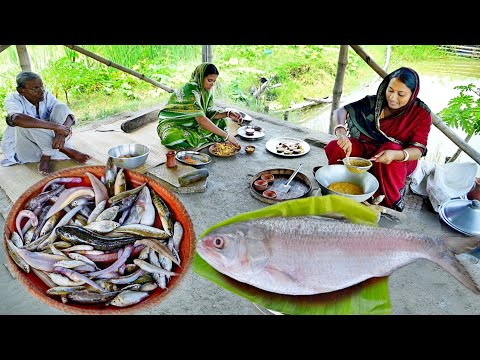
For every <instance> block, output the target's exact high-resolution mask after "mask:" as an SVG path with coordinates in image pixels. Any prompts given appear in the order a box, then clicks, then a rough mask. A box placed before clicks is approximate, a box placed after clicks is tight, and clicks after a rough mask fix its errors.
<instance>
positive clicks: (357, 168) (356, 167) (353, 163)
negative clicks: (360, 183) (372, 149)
mask: <svg viewBox="0 0 480 360" xmlns="http://www.w3.org/2000/svg"><path fill="white" fill-rule="evenodd" d="M342 162H343V164H344V165H345V166H346V167H347V169H348V170H349V171H351V172H353V173H364V172H366V171H368V170H370V168H371V167H372V165H373V163H372V162H371V161H370V160H368V159H364V158H362V157H349V158H344V159H343V160H342Z"/></svg>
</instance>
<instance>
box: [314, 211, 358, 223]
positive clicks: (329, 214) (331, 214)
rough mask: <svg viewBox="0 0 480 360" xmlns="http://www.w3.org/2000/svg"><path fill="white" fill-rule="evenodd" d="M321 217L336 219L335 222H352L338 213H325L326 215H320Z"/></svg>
mask: <svg viewBox="0 0 480 360" xmlns="http://www.w3.org/2000/svg"><path fill="white" fill-rule="evenodd" d="M319 216H321V217H326V218H330V219H335V220H343V221H348V222H350V221H349V219H348V218H347V217H346V216H345V215H343V214H341V213H337V212H330V213H324V214H322V215H319Z"/></svg>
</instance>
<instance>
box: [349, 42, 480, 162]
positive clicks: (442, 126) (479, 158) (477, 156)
mask: <svg viewBox="0 0 480 360" xmlns="http://www.w3.org/2000/svg"><path fill="white" fill-rule="evenodd" d="M350 46H351V47H352V49H353V50H355V52H356V53H357V54H358V55H359V56H360V57H361V58H362V59H363V60H364V61H365V62H366V63H367V64H368V65H369V66H370V67H371V68H372V69H373V70H374V71H375V72H376V73H377V74H378V75H380V76H381V77H382V79H383V78H384V77H385V76H387V75H388V74H387V72H386V71H385V70H383V69H382V68H381V67H380V66H379V65H378V64H377V63H376V62H375V61H373V60H372V58H371V57H370V56H369V55H368V54H367V53H366V52H365V50H363V49H362V47H361V46H358V45H350ZM431 115H432V124H433V125H435V126H436V127H437V128H438V130H440V131H441V132H442V133H444V134H445V136H446V137H447V138H449V139H450V140H451V141H452V142H453V143H454V144H455V145H457V146H458V147H459V148H460V149H462V150H463V152H464V153H465V154H467V155H468V156H470V157H471V158H472V159H473V160H475V161H476V162H477V164H480V153H479V152H478V151H476V150H475V149H474V148H472V147H471V146H470V145H468V144H467V143H466V142H465V141H463V139H462V138H461V137H459V136H458V135H457V134H456V133H455V132H454V131H453V130H452V129H450V128H449V127H448V125H447V124H446V123H445V122H444V121H443V120H442V119H440V118H439V117H438V116H437V115H436V114H434V113H432V114H431Z"/></svg>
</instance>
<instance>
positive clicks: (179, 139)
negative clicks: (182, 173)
mask: <svg viewBox="0 0 480 360" xmlns="http://www.w3.org/2000/svg"><path fill="white" fill-rule="evenodd" d="M207 65H209V63H207V62H204V63H202V64H200V65H198V66H197V67H196V69H195V70H194V72H193V73H192V76H191V78H190V81H189V82H188V83H186V84H184V85H183V86H182V87H181V88H180V89H179V90H176V91H175V92H174V93H172V95H171V96H170V98H169V100H168V102H167V104H166V105H165V107H164V108H163V109H162V110H160V113H159V114H158V118H159V122H158V126H157V133H158V136H159V138H160V140H161V143H162V145H164V146H166V147H167V148H169V149H174V150H185V149H192V148H198V147H200V146H202V145H204V144H208V143H211V142H221V141H223V138H222V137H221V136H218V135H216V134H213V133H212V132H210V131H208V130H205V129H204V128H202V127H201V126H200V125H199V124H198V122H197V121H196V120H195V117H198V116H206V117H207V118H209V119H210V120H211V121H212V122H213V123H214V124H215V125H217V126H218V127H219V128H221V129H223V130H225V131H226V130H227V125H228V123H227V119H226V118H223V119H213V117H214V116H215V115H217V114H218V113H220V112H222V111H223V110H222V109H219V108H217V107H215V105H214V101H213V92H210V91H207V90H205V88H204V86H203V80H204V73H205V68H206V67H207Z"/></svg>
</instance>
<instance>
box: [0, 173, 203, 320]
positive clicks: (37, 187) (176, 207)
mask: <svg viewBox="0 0 480 360" xmlns="http://www.w3.org/2000/svg"><path fill="white" fill-rule="evenodd" d="M124 171H125V175H126V180H127V186H128V189H131V188H135V187H138V186H140V185H141V184H143V183H144V182H147V184H148V186H149V187H150V189H151V190H152V191H155V193H157V194H158V195H159V196H160V197H161V198H162V199H163V200H164V202H165V203H166V204H167V206H168V207H169V209H170V212H171V217H172V221H173V222H175V221H179V222H180V223H181V224H182V227H183V230H184V233H183V239H182V242H181V244H180V259H181V266H180V267H179V266H175V267H174V269H173V271H175V272H176V273H178V274H179V275H178V276H172V277H171V280H170V282H169V283H168V285H167V289H166V290H162V289H160V288H157V289H155V290H154V291H152V292H151V293H150V295H149V296H148V297H146V298H145V299H143V300H142V301H141V302H139V303H137V304H135V305H131V306H129V307H124V308H121V307H116V306H112V305H110V306H105V304H98V305H84V304H79V303H74V302H68V303H66V304H64V303H62V302H61V300H60V297H59V296H50V295H48V294H46V291H47V289H48V286H47V285H46V284H45V283H44V282H43V281H42V280H40V278H39V277H37V275H35V274H34V273H33V272H32V271H31V270H30V273H28V274H27V273H25V272H24V271H23V270H21V269H20V268H19V267H18V266H17V265H16V264H15V262H14V261H13V260H12V259H11V257H10V255H9V254H8V251H7V247H6V239H7V238H8V239H10V237H11V234H12V231H14V230H15V219H16V217H17V214H18V213H19V212H20V211H21V210H22V209H24V207H25V205H26V203H27V202H28V201H29V200H30V199H31V198H32V197H34V196H37V195H38V194H39V193H40V192H41V190H42V188H43V186H44V185H45V184H46V183H47V182H49V181H50V180H52V179H54V178H58V177H77V176H78V177H82V178H83V180H84V181H83V182H82V183H79V184H75V186H90V181H89V180H88V177H87V175H86V174H85V172H90V173H92V174H94V175H95V176H97V177H98V178H100V177H101V176H102V175H104V174H105V166H77V167H73V168H68V169H64V170H60V171H57V172H55V173H53V174H51V175H49V176H47V177H45V178H44V179H42V180H41V181H39V182H37V183H36V184H34V185H32V186H31V187H30V188H28V189H27V190H26V191H25V192H24V193H23V194H22V195H21V196H20V197H19V198H18V199H17V201H16V202H15V203H14V204H13V207H12V208H11V209H10V212H9V214H8V216H7V219H6V221H5V228H4V236H3V241H2V243H3V247H4V251H5V253H6V254H7V255H6V259H7V262H8V267H9V269H10V271H11V272H12V275H13V276H14V277H15V278H16V279H18V280H19V281H20V282H21V283H22V284H23V285H24V286H25V288H26V289H27V290H28V291H29V292H30V293H31V294H32V295H33V296H35V297H36V298H37V299H40V300H41V301H43V302H45V303H46V304H48V305H50V306H52V307H54V308H57V309H59V310H62V311H65V312H68V313H73V314H91V315H102V314H103V315H106V314H131V313H135V312H138V311H139V310H142V309H145V308H147V307H151V306H154V305H156V304H158V303H160V302H161V301H162V300H163V299H164V298H165V297H166V296H168V294H171V293H172V291H173V290H174V288H175V287H176V286H177V284H178V283H179V282H180V281H182V279H183V278H184V277H185V275H186V274H187V272H188V270H189V269H190V265H191V263H192V260H193V255H194V251H195V233H194V229H193V223H192V221H191V219H190V216H189V214H188V213H187V210H186V209H185V207H184V206H183V204H182V203H181V202H180V200H179V199H178V198H177V197H176V195H175V194H174V193H173V192H172V191H170V190H168V189H167V188H165V187H164V186H162V185H161V184H159V183H158V182H157V181H155V180H154V179H152V178H151V177H148V176H146V175H143V174H140V173H138V172H135V171H132V170H127V169H125V170H124ZM24 220H25V219H24ZM159 224H160V219H159V218H158V215H157V218H156V219H155V225H156V226H158V225H159Z"/></svg>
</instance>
